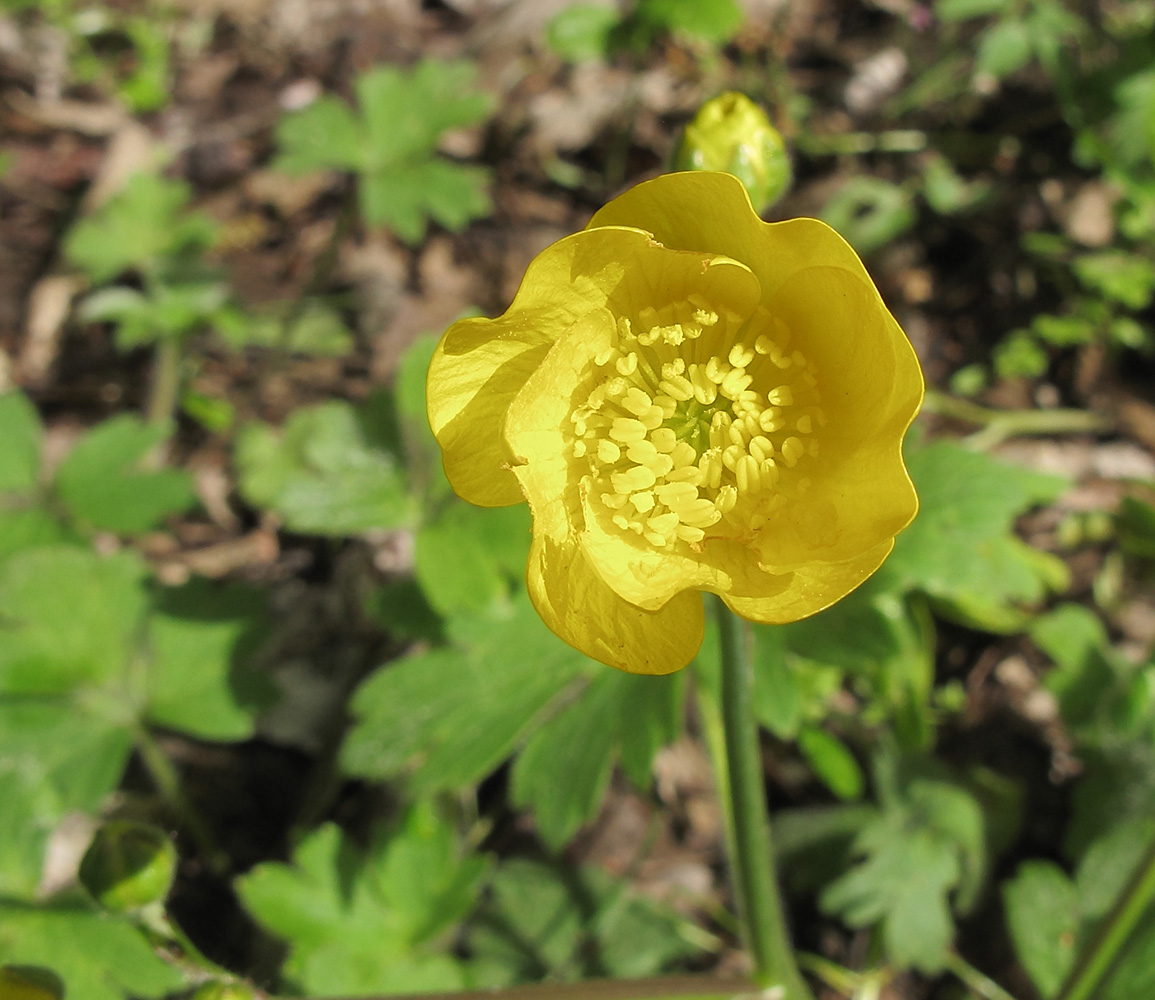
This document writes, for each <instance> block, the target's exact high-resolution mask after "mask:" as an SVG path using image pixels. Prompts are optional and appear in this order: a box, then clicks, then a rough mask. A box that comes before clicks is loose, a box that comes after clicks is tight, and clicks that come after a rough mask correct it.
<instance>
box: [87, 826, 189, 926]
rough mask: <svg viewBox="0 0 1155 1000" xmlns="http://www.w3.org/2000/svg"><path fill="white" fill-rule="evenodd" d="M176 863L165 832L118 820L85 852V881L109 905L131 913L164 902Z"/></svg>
mask: <svg viewBox="0 0 1155 1000" xmlns="http://www.w3.org/2000/svg"><path fill="white" fill-rule="evenodd" d="M176 861H177V858H176V848H175V847H174V846H173V844H172V841H171V840H169V838H168V837H167V836H166V834H165V833H164V831H163V830H160V829H158V828H157V827H155V826H150V825H149V824H147V823H135V822H132V821H130V820H113V821H112V822H110V823H105V824H104V826H102V827H101V828H100V829H99V830H97V831H96V836H95V837H93V838H92V843H91V844H89V845H88V850H87V851H85V852H84V857H83V858H82V859H81V861H80V882H81V884H82V885H83V886H84V888H85V889H87V890H88V891H89V893H91V895H92V897H93V898H94V899H95V900H96V901H97V902H98V903H100V905H101V906H103V907H104V908H105V909H108V910H113V911H115V912H117V913H126V912H131V911H135V910H139V909H142V908H143V907H145V906H148V905H149V904H150V903H159V902H162V901H163V900H164V898H165V896H167V895H168V890H169V888H170V886H171V885H172V880H173V876H174V875H175V874H176Z"/></svg>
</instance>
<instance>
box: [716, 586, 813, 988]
mask: <svg viewBox="0 0 1155 1000" xmlns="http://www.w3.org/2000/svg"><path fill="white" fill-rule="evenodd" d="M716 608H717V618H718V630H719V633H720V636H721V652H722V685H721V710H722V712H721V714H722V728H723V734H724V741H725V750H726V773H727V775H728V785H729V788H728V791H729V794H728V795H726V796H724V798H723V804H724V807H725V808H726V810H727V811H728V813H729V817H730V834H731V836H730V841H731V858H730V866H731V869H732V876H733V880H734V890H735V894H736V896H737V898H738V913H739V916H740V917H741V919H742V926H743V929H744V932H745V938H746V946H747V948H749V949H750V954H751V957H752V958H753V959H754V979H755V980H756V981H757V982H759V983H761V984H762V985H763V986H765V987H768V988H769V987H772V986H777V987H779V988H780V991H781V997H782V1000H811V993H810V990H809V988H808V987H807V985H806V983H805V981H804V980H803V978H802V975H801V973H799V971H798V966H797V964H796V963H795V961H794V952H793V950H792V949H791V947H790V942H789V940H788V938H787V935H786V920H785V916H784V913H783V907H782V897H781V895H780V893H779V890H778V881H777V878H776V872H775V866H774V853H773V847H772V844H771V841H770V822H769V811H768V809H767V804H766V786H765V783H764V779H763V773H762V755H761V750H760V745H759V742H758V726H757V723H756V722H755V721H754V710H753V706H752V704H751V701H752V696H753V673H752V669H751V664H750V630H749V627H748V626H747V625H746V623H745V622H744V621H742V620H741V619H739V618H738V617H737V616H735V615H733V614H731V613H730V610H729V609H728V608H727V607H726V606H725V605H724V604H723V603H722V601H721V600H716Z"/></svg>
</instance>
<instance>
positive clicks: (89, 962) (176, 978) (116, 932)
mask: <svg viewBox="0 0 1155 1000" xmlns="http://www.w3.org/2000/svg"><path fill="white" fill-rule="evenodd" d="M0 964H13V965H15V964H19V965H36V966H41V967H43V968H46V969H50V970H52V972H54V973H55V974H56V975H57V976H59V977H60V979H61V981H62V982H63V984H64V987H65V990H66V996H69V997H74V996H75V997H84V998H85V1000H129V998H133V1000H151V998H154V997H155V998H159V997H162V996H166V995H167V994H169V993H170V992H172V991H173V990H176V989H179V988H180V987H181V986H184V985H186V982H185V979H184V976H182V975H181V973H180V972H179V971H177V970H176V969H175V968H173V967H172V966H170V965H167V964H166V963H164V962H163V961H161V959H160V958H159V957H158V956H157V954H156V952H155V951H154V950H153V949H152V948H151V947H149V945H148V942H147V941H146V940H145V938H144V936H143V935H142V934H141V933H140V932H139V931H138V930H137V929H136V928H135V927H133V926H131V925H130V924H129V923H127V922H126V921H122V920H116V919H111V918H109V917H108V916H107V915H106V914H103V913H98V912H96V911H95V910H94V909H92V908H91V907H89V906H87V905H85V904H84V903H73V904H68V903H60V904H55V905H53V904H49V905H33V904H21V903H14V902H11V901H0Z"/></svg>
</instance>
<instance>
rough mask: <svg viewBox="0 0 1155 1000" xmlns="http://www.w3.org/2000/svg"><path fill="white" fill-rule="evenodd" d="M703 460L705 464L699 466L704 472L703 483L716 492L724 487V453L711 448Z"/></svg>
mask: <svg viewBox="0 0 1155 1000" xmlns="http://www.w3.org/2000/svg"><path fill="white" fill-rule="evenodd" d="M702 458H703V459H704V462H702V463H699V465H698V468H700V469H701V470H702V481H703V483H704V485H706V486H708V487H709V488H710V489H712V490H716V489H717V488H718V487H719V486H721V485H722V469H723V465H722V453H721V452H720V451H719V450H718V449H717V448H711V449H710V450H709V451H708V452H706V453H705V454H704V455H703V456H702Z"/></svg>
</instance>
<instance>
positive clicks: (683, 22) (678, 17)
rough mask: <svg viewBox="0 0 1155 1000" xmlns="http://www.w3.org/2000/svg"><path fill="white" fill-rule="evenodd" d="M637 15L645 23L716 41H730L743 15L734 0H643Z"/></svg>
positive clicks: (718, 43) (702, 39)
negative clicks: (707, 1)
mask: <svg viewBox="0 0 1155 1000" xmlns="http://www.w3.org/2000/svg"><path fill="white" fill-rule="evenodd" d="M636 16H637V18H638V20H639V21H641V22H642V23H643V24H647V25H652V26H653V27H654V28H657V29H664V30H666V31H670V32H672V33H673V34H675V35H687V36H689V37H690V38H695V39H698V40H699V41H703V42H707V43H710V44H713V45H722V44H724V43H726V42H728V41H730V39H731V38H733V37H734V35H735V34H737V32H738V29H739V28H740V27H741V26H742V21H743V18H744V14H743V12H742V8H741V7H740V6H739V5H738V3H736V2H735V0H712V2H711V3H702V2H701V0H640V2H639V3H638V7H637V14H636Z"/></svg>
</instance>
